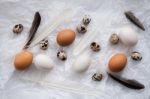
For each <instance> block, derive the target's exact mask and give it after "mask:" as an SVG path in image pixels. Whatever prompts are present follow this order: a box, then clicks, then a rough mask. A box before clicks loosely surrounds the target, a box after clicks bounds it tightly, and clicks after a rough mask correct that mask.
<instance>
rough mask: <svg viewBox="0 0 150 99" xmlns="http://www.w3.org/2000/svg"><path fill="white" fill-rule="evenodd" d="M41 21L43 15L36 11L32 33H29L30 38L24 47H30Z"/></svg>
mask: <svg viewBox="0 0 150 99" xmlns="http://www.w3.org/2000/svg"><path fill="white" fill-rule="evenodd" d="M40 22H41V16H40V13H39V12H36V13H35V15H34V20H33V22H32V26H31V28H30V32H29V33H30V34H29V37H28V40H27V43H26V44H25V46H24V49H27V48H28V47H29V45H30V44H31V42H32V40H33V38H34V36H35V34H36V31H37V29H38V27H39V25H40Z"/></svg>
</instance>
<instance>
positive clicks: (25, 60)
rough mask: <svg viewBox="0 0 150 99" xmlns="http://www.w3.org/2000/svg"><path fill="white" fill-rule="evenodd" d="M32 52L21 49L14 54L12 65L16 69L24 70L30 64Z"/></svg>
mask: <svg viewBox="0 0 150 99" xmlns="http://www.w3.org/2000/svg"><path fill="white" fill-rule="evenodd" d="M32 60H33V54H32V53H31V52H29V51H26V50H23V51H22V52H20V53H18V54H16V56H15V61H14V65H15V68H16V69H17V70H24V69H26V68H28V67H29V66H30V65H31V64H32Z"/></svg>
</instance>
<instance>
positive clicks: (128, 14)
mask: <svg viewBox="0 0 150 99" xmlns="http://www.w3.org/2000/svg"><path fill="white" fill-rule="evenodd" d="M124 14H125V16H126V18H127V19H129V20H130V21H131V22H132V23H133V24H135V25H136V26H137V27H139V28H140V29H142V30H143V31H145V28H144V25H143V24H142V22H141V21H140V20H139V19H138V18H137V17H136V16H135V15H134V14H133V13H132V12H131V11H127V12H125V13H124Z"/></svg>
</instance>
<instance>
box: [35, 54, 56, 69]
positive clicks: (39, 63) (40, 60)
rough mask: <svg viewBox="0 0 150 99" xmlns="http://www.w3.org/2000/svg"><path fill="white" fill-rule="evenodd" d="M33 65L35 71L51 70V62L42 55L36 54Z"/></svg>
mask: <svg viewBox="0 0 150 99" xmlns="http://www.w3.org/2000/svg"><path fill="white" fill-rule="evenodd" d="M33 63H34V65H35V67H36V68H37V69H40V70H50V69H52V68H53V66H54V64H53V61H52V60H51V59H50V57H48V56H47V55H44V54H38V55H36V56H35V57H34V59H33Z"/></svg>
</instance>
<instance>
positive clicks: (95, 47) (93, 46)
mask: <svg viewBox="0 0 150 99" xmlns="http://www.w3.org/2000/svg"><path fill="white" fill-rule="evenodd" d="M90 47H91V49H92V50H93V51H94V52H98V51H100V49H101V48H100V45H99V44H98V43H97V42H92V43H91V45H90Z"/></svg>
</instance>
